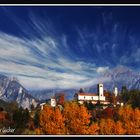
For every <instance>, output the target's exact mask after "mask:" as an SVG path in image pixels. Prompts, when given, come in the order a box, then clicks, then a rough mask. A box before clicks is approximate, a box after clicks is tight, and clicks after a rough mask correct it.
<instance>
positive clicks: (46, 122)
mask: <svg viewBox="0 0 140 140" xmlns="http://www.w3.org/2000/svg"><path fill="white" fill-rule="evenodd" d="M64 120H65V119H64V118H63V116H62V114H61V111H60V110H59V108H57V107H56V108H52V107H50V106H48V105H46V106H44V109H43V110H42V111H41V112H40V115H39V125H40V128H41V129H40V130H41V131H42V133H44V134H54V135H56V134H58V135H60V134H64V133H65V124H64Z"/></svg>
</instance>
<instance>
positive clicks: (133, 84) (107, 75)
mask: <svg viewBox="0 0 140 140" xmlns="http://www.w3.org/2000/svg"><path fill="white" fill-rule="evenodd" d="M101 77H102V79H108V80H107V81H103V82H102V83H103V84H104V89H105V90H109V91H112V90H113V88H114V87H115V86H116V87H118V90H119V91H120V90H121V88H122V86H126V87H127V88H128V89H140V73H138V72H135V71H134V70H132V69H129V68H127V67H124V66H118V67H116V68H114V69H112V70H107V71H106V72H104V73H103V74H102V76H101ZM86 90H87V91H88V92H95V91H97V86H96V85H93V86H91V87H88V88H86Z"/></svg>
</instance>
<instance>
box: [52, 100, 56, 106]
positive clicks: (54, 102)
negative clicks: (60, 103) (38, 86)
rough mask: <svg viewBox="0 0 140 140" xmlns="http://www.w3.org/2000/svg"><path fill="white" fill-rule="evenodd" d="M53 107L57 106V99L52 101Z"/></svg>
mask: <svg viewBox="0 0 140 140" xmlns="http://www.w3.org/2000/svg"><path fill="white" fill-rule="evenodd" d="M51 106H52V107H55V106H56V100H55V99H51Z"/></svg>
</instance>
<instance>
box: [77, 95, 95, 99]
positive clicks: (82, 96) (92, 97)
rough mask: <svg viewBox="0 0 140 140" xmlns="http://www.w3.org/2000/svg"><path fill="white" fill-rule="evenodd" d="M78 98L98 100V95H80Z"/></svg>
mask: <svg viewBox="0 0 140 140" xmlns="http://www.w3.org/2000/svg"><path fill="white" fill-rule="evenodd" d="M78 100H98V96H86V95H78Z"/></svg>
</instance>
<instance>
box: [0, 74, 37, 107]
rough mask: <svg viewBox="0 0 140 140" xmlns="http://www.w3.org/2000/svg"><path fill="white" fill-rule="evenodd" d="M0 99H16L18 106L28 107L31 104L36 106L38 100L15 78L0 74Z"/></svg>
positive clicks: (7, 100) (8, 100) (9, 100)
mask: <svg viewBox="0 0 140 140" xmlns="http://www.w3.org/2000/svg"><path fill="white" fill-rule="evenodd" d="M0 99H2V100H4V101H6V102H11V101H16V102H17V103H18V105H19V106H21V107H23V108H28V109H30V106H31V104H33V105H34V107H36V106H37V104H38V101H37V99H35V98H34V97H33V96H31V95H30V94H29V93H28V91H27V90H26V89H25V88H24V87H23V86H22V85H21V84H20V83H19V82H18V81H17V79H14V78H9V77H7V76H4V75H0Z"/></svg>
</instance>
